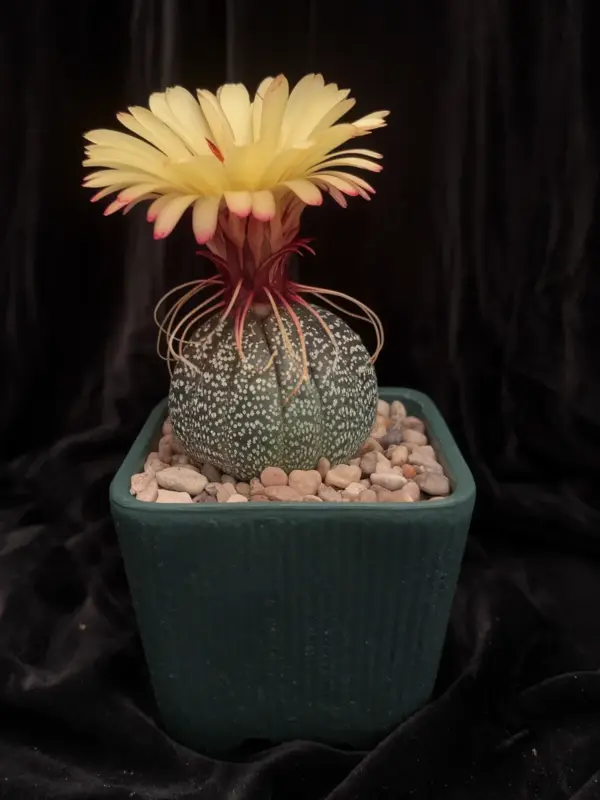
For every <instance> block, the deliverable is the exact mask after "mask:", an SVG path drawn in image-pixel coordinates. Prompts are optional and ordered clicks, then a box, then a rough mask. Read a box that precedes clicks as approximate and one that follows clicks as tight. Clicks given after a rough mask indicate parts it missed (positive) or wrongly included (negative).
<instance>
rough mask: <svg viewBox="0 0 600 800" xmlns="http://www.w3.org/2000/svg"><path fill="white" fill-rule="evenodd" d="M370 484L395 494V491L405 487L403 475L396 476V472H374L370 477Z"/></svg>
mask: <svg viewBox="0 0 600 800" xmlns="http://www.w3.org/2000/svg"><path fill="white" fill-rule="evenodd" d="M371 483H372V484H374V485H376V486H383V488H384V489H389V490H390V492H395V491H396V489H401V488H402V487H403V486H405V485H406V478H405V477H404V476H403V475H398V473H397V472H374V473H373V474H372V475H371Z"/></svg>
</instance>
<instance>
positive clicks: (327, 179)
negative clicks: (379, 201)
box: [319, 174, 358, 197]
mask: <svg viewBox="0 0 600 800" xmlns="http://www.w3.org/2000/svg"><path fill="white" fill-rule="evenodd" d="M319 179H320V180H321V181H322V182H323V183H325V184H326V185H327V186H333V188H334V189H337V190H338V191H340V192H344V193H345V194H348V195H350V196H351V197H356V195H357V194H358V192H357V191H356V189H355V187H354V186H353V185H352V184H351V183H349V182H348V181H346V180H344V179H343V178H338V177H337V175H322V174H320V175H319Z"/></svg>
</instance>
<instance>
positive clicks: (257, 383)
mask: <svg viewBox="0 0 600 800" xmlns="http://www.w3.org/2000/svg"><path fill="white" fill-rule="evenodd" d="M291 308H292V310H293V312H294V313H295V315H296V317H297V322H298V323H299V324H300V326H301V329H302V334H303V338H304V351H305V354H306V362H305V366H306V369H307V371H306V372H305V378H304V379H303V380H302V379H300V381H299V377H300V376H301V375H302V371H303V365H302V359H301V358H300V353H301V347H300V346H299V342H298V329H297V327H296V325H295V324H294V321H293V319H292V317H291V316H290V314H289V312H286V311H284V310H283V309H282V310H281V314H280V319H279V320H276V319H275V317H274V315H273V314H272V313H271V314H268V315H267V316H264V315H262V314H257V313H255V312H254V311H253V310H250V311H249V313H248V315H247V317H246V320H245V325H244V330H243V341H242V350H243V357H240V353H239V351H238V349H237V348H236V342H235V329H234V323H233V321H232V320H231V318H227V319H225V320H223V321H221V320H220V317H219V316H218V315H217V316H215V317H212V318H211V319H210V320H209V321H208V322H206V323H205V324H204V325H202V326H201V327H199V328H198V329H197V330H196V331H195V333H194V334H193V335H192V336H191V337H189V341H188V343H187V344H186V346H185V348H184V350H183V359H181V360H179V361H178V362H177V363H176V366H175V368H174V371H173V376H172V380H171V389H170V395H169V412H170V415H171V420H172V422H173V426H174V432H175V435H176V436H177V437H178V438H179V439H180V440H181V442H182V443H183V445H184V447H185V449H186V451H187V453H188V454H189V455H190V456H191V457H192V458H193V459H194V460H196V461H199V462H204V461H209V462H210V463H212V464H214V465H215V466H217V467H219V468H220V469H222V470H223V471H224V472H226V473H229V474H231V475H234V476H235V477H237V478H239V479H245V480H248V479H250V478H253V477H255V476H257V475H259V474H260V472H261V471H262V470H263V469H264V468H265V467H267V466H278V467H281V468H282V469H284V470H285V471H288V472H289V471H291V470H293V469H312V468H314V467H315V466H316V465H317V462H318V460H319V458H321V457H325V458H328V459H329V460H330V461H331V462H332V463H339V462H342V461H345V460H347V459H348V458H351V457H352V456H353V455H354V454H355V453H356V451H357V449H358V448H359V447H360V445H361V444H362V442H364V440H365V439H366V438H367V436H368V435H369V432H370V430H371V427H372V425H373V422H374V419H375V413H376V405H377V380H376V377H375V372H374V368H373V365H372V363H371V360H370V359H369V354H368V353H367V351H366V349H365V347H364V345H363V344H362V342H361V340H360V338H359V336H358V335H357V334H356V333H355V332H354V331H353V330H352V329H351V328H350V327H349V326H348V325H346V323H345V322H343V321H342V320H341V319H340V318H339V317H338V316H337V315H336V314H334V313H332V312H330V311H327V310H325V309H323V308H318V307H316V306H313V307H312V310H311V308H310V307H308V306H307V305H300V304H296V303H294V304H292V305H291ZM315 311H316V312H317V314H315V313H314V312H315ZM322 323H325V326H324V325H323V324H322ZM284 331H285V333H284ZM334 343H335V344H334Z"/></svg>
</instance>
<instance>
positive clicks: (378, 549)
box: [110, 389, 475, 753]
mask: <svg viewBox="0 0 600 800" xmlns="http://www.w3.org/2000/svg"><path fill="white" fill-rule="evenodd" d="M380 396H381V397H382V398H384V399H386V400H390V401H391V400H395V399H400V400H402V401H403V402H404V403H405V405H406V407H407V410H408V413H409V414H414V415H417V416H420V417H421V418H422V419H424V420H425V423H426V426H427V434H428V436H429V439H430V442H431V443H432V444H433V446H434V447H435V448H436V450H437V452H438V453H439V459H440V461H441V462H442V464H443V465H444V468H445V470H446V473H447V474H448V476H449V477H450V479H451V483H452V486H453V494H452V495H451V496H450V497H448V498H447V499H444V500H440V501H437V502H435V503H428V502H423V503H415V504H409V503H402V504H394V503H385V504H379V505H378V504H371V503H321V504H316V503H315V504H312V503H288V504H284V503H281V504H275V503H271V504H269V505H265V504H263V503H252V504H246V503H240V504H223V505H217V504H206V505H203V504H194V505H184V504H182V505H179V504H177V505H169V504H164V505H162V504H149V503H142V502H140V501H138V500H136V499H135V497H132V496H131V495H130V493H129V480H130V477H131V475H132V474H133V473H135V472H139V471H140V470H141V469H142V465H143V463H144V459H145V456H146V454H147V453H148V451H150V450H152V449H156V443H157V440H158V438H159V435H160V428H161V424H162V422H163V419H164V417H165V414H166V403H165V402H163V403H161V404H160V405H159V406H158V407H157V408H155V409H154V411H153V412H152V414H151V415H150V417H149V419H148V421H147V423H146V425H145V426H144V428H143V430H142V431H141V433H140V434H139V436H138V438H137V439H136V441H135V442H134V444H133V447H132V448H131V450H130V452H129V454H128V455H127V457H126V459H125V461H124V462H123V465H122V466H121V468H120V470H119V472H118V473H117V475H116V476H115V478H114V481H113V483H112V486H111V492H110V499H111V507H112V513H113V517H114V521H115V525H116V528H117V532H118V536H119V540H120V543H121V548H122V551H123V556H124V559H125V567H126V570H127V575H128V579H129V585H130V588H131V592H132V595H133V600H134V604H135V608H136V613H137V619H138V623H139V626H140V631H141V635H142V640H143V643H144V649H145V653H146V658H147V661H148V666H149V669H150V673H151V677H152V682H153V686H154V691H155V694H156V699H157V702H158V706H159V709H160V713H161V716H162V720H163V723H164V725H165V727H166V729H167V730H168V731H169V733H170V734H171V735H172V736H173V737H174V738H175V739H177V740H178V741H180V742H182V743H184V744H186V745H188V746H189V747H191V748H193V749H196V750H200V751H203V752H209V753H222V752H225V751H228V750H231V749H232V748H235V747H236V746H238V745H240V744H242V742H244V741H246V740H257V739H258V740H269V741H272V742H281V741H285V740H291V739H310V740H313V741H321V742H326V743H330V744H334V745H348V746H352V747H359V748H362V747H368V746H370V745H372V744H373V743H374V742H375V741H377V740H378V739H380V738H381V737H383V736H384V735H385V734H386V733H387V732H388V731H389V730H391V729H392V728H393V727H394V726H395V725H397V724H398V723H399V722H400V721H401V720H403V719H404V718H406V717H407V716H408V715H410V714H411V713H413V712H414V711H416V710H417V709H418V708H420V707H421V706H422V705H424V704H425V703H426V702H427V700H428V698H429V697H430V695H431V692H432V690H433V686H434V683H435V679H436V674H437V670H438V665H439V660H440V654H441V649H442V645H443V641H444V637H445V634H446V628H447V625H448V618H449V614H450V607H451V605H452V599H453V595H454V591H455V587H456V582H457V578H458V573H459V569H460V563H461V559H462V556H463V551H464V546H465V541H466V537H467V532H468V529H469V524H470V521H471V515H472V511H473V504H474V501H475V485H474V483H473V478H472V476H471V473H470V471H469V469H468V467H467V465H466V464H465V461H464V460H463V458H462V456H461V454H460V452H459V450H458V448H457V446H456V444H455V442H454V439H453V438H452V435H451V433H450V431H449V430H448V427H447V425H446V424H445V422H444V420H443V419H442V417H441V415H440V413H439V411H438V410H437V409H436V407H435V406H434V404H433V403H432V401H431V400H430V399H429V398H427V397H426V396H425V395H423V394H421V393H419V392H415V391H411V390H408V389H380Z"/></svg>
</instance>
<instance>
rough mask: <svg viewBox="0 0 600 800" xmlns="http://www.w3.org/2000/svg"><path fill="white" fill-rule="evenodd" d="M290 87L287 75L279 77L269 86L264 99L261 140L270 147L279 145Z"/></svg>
mask: <svg viewBox="0 0 600 800" xmlns="http://www.w3.org/2000/svg"><path fill="white" fill-rule="evenodd" d="M289 91H290V87H289V85H288V82H287V78H286V77H285V75H278V76H277V77H276V78H275V79H274V80H272V81H271V83H270V84H269V88H268V89H267V91H266V92H265V94H264V97H263V107H262V118H261V123H260V140H261V142H264V143H265V145H268V146H269V147H273V148H276V147H277V146H278V144H279V137H280V133H281V121H282V120H283V115H284V113H285V106H286V103H287V101H288V97H289Z"/></svg>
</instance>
